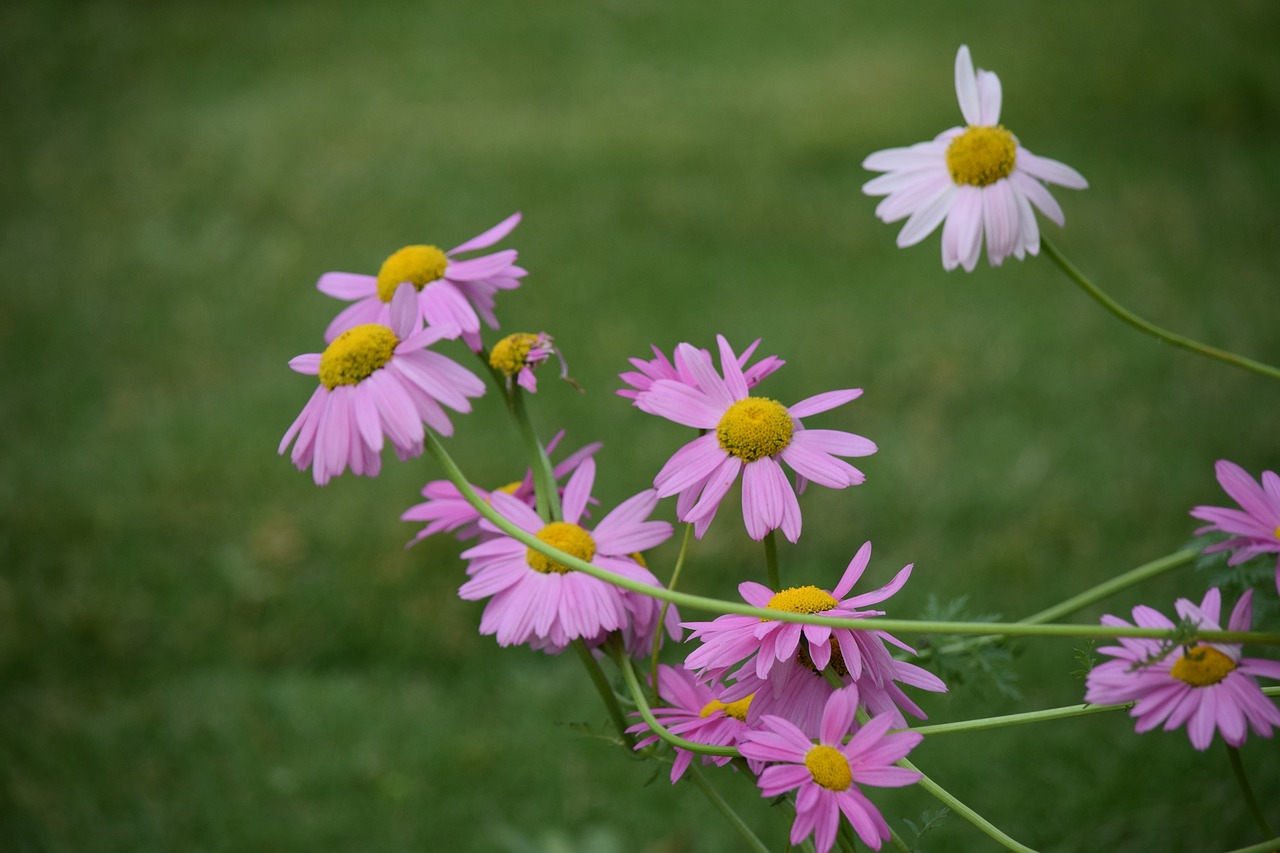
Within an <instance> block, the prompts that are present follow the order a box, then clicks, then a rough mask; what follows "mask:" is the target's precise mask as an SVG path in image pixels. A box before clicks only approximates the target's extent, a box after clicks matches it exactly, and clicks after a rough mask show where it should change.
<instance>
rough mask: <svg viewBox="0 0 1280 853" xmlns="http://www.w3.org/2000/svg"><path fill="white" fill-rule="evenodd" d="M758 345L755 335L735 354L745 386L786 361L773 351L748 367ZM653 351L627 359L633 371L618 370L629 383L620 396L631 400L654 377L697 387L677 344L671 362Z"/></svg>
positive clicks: (619, 390) (659, 352)
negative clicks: (649, 356) (646, 356)
mask: <svg viewBox="0 0 1280 853" xmlns="http://www.w3.org/2000/svg"><path fill="white" fill-rule="evenodd" d="M759 345H760V339H759V338H756V339H755V340H754V341H752V342H751V345H750V346H748V347H747V348H746V349H745V350H743V351H742V354H741V355H740V356H738V367H740V368H741V369H742V377H743V379H745V380H746V381H747V387H748V388H754V387H755V386H756V385H758V384H759V383H760V380H762V379H764V378H765V377H766V376H768V375H769V374H770V373H773V372H774V371H776V370H777V369H778V368H780V367H782V365H784V364H786V362H785V361H783V360H782V359H780V358H778V357H777V356H776V355H770V356H765V357H764V358H762V359H760V360H759V361H758V362H756V363H755V364H753V365H751V366H750V367H747V361H748V360H750V358H751V354H752V353H754V352H755V351H756V347H758V346H759ZM698 352H700V353H702V354H703V355H704V356H705V357H706V358H707V359H708V360H710V358H711V354H710V353H708V352H707V351H706V350H704V349H699V350H698ZM653 355H654V357H653V358H651V359H642V358H629V359H627V360H628V361H630V362H631V364H632V365H633V366H634V367H635V368H636V369H635V370H634V371H627V372H626V373H620V374H618V378H619V379H621V380H622V381H623V382H625V383H626V384H628V385H630V386H631V387H630V388H619V389H618V396H619V397H626V398H628V399H630V400H635V398H636V397H637V396H638V395H639V393H640V392H641V391H648V390H649V388H650V387H652V385H653V383H654V380H657V379H670V380H673V381H675V382H680V383H683V384H685V385H688V386H690V387H691V388H696V387H698V383H697V382H696V381H695V380H694V378H693V374H692V373H691V372H690V371H689V366H688V365H687V364H685V363H684V359H683V358H682V357H681V355H680V348H679V347H676V351H675V361H674V363H673V362H672V360H671V359H668V358H667V356H666V354H665V353H663V352H662V350H660V349H658V348H657V347H656V346H655V347H653Z"/></svg>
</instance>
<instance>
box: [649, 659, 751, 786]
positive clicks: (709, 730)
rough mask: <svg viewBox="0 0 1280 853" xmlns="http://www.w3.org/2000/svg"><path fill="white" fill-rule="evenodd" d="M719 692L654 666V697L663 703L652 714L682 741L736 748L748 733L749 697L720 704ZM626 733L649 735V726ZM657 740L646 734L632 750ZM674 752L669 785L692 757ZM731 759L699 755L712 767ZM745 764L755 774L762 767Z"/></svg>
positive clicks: (681, 751) (679, 672) (668, 668)
mask: <svg viewBox="0 0 1280 853" xmlns="http://www.w3.org/2000/svg"><path fill="white" fill-rule="evenodd" d="M723 692H724V691H723V686H722V685H719V684H716V685H712V686H708V685H705V684H698V683H697V682H696V681H695V680H694V678H693V675H692V674H691V673H689V672H687V671H685V670H683V669H678V668H676V667H671V666H667V665H666V664H661V665H659V666H658V695H659V696H661V697H662V701H663V702H665V703H666V704H665V705H663V706H660V707H657V708H654V709H653V715H654V716H655V717H657V718H658V721H659V722H661V723H662V724H663V725H664V726H666V727H667V729H668V731H670V732H671V733H672V734H676V735H679V736H680V737H682V738H684V739H685V740H691V741H693V742H694V743H703V744H707V745H708V746H737V745H738V741H739V740H740V739H741V738H742V736H743V735H744V734H745V733H747V732H749V731H751V727H750V726H748V725H747V724H746V722H745V720H746V717H747V706H748V705H750V704H751V697H750V696H748V697H747V698H745V699H739V700H738V701H736V702H723V701H721V698H720V697H721V694H722V693H723ZM633 716H636V715H634V714H633ZM627 731H628V732H631V733H632V734H641V733H644V732H649V731H650V730H649V724H648V723H645V722H643V721H642V722H639V723H636V724H635V725H634V726H631V727H630V728H629V729H627ZM657 740H658V736H657V735H656V734H652V733H650V734H649V736H648V737H646V738H644V739H643V740H640V741H639V742H637V743H636V747H635V748H636V749H644V748H645V747H646V746H649V745H650V744H652V743H656V742H657ZM675 751H676V758H675V762H674V763H673V764H672V765H671V784H672V785H674V784H675V783H676V782H678V781H680V777H681V776H683V775H684V771H685V770H687V769H689V764H690V762H692V761H693V755H694V754H693V753H692V752H690V751H689V750H687V749H681V748H680V747H676V750H675ZM731 760H732V759H731V758H730V756H727V755H704V756H702V763H703V764H704V765H707V764H716V765H718V766H721V767H723V766H724V765H725V764H728V763H729V762H730V761H731ZM748 764H749V766H750V768H751V772H752V773H756V774H758V773H759V772H760V770H761V768H763V767H764V764H763V763H762V762H759V761H749V762H748Z"/></svg>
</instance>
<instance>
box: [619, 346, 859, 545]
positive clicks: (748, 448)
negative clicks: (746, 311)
mask: <svg viewBox="0 0 1280 853" xmlns="http://www.w3.org/2000/svg"><path fill="white" fill-rule="evenodd" d="M716 341H717V342H718V344H719V348H720V368H721V370H722V371H723V373H724V376H723V377H721V376H720V374H718V373H716V370H715V367H714V366H713V365H712V363H711V356H710V354H709V353H707V352H705V351H702V350H698V349H696V348H694V347H693V346H691V345H690V344H686V343H682V344H680V345H679V346H678V347H677V348H676V357H677V359H681V360H683V363H684V365H685V367H686V368H687V371H688V376H689V377H690V378H691V379H692V380H693V383H692V384H688V383H686V382H684V381H680V380H674V379H655V380H654V381H653V383H652V384H651V385H650V386H649V389H648V390H647V391H642V392H640V393H639V394H638V395H637V397H636V402H635V405H636V406H638V407H639V408H640V410H641V411H644V412H648V413H650V414H654V415H659V416H661V417H664V418H667V419H668V420H672V421H675V422H676V423H678V424H683V425H685V426H690V427H694V428H696V429H700V430H705V431H706V432H705V433H704V434H703V435H701V436H699V437H698V438H695V439H694V440H693V441H691V442H689V443H688V444H686V445H685V446H684V447H682V448H681V449H680V450H678V451H676V453H675V454H674V455H673V456H672V457H671V459H669V460H668V461H667V464H666V465H664V466H663V467H662V470H661V471H659V472H658V475H657V477H655V478H654V481H653V485H654V487H655V488H656V489H657V490H658V495H659V496H660V497H669V496H671V495H679V498H678V500H677V502H676V516H677V517H678V518H679V519H680V520H681V521H688V522H693V525H694V532H695V534H696V535H697V536H702V534H703V533H705V532H706V529H707V527H708V526H709V525H710V524H711V520H712V519H713V518H714V517H715V514H716V510H717V509H718V508H719V506H720V501H721V499H723V498H724V496H725V494H726V493H727V492H728V491H729V487H730V486H732V485H733V484H734V482H735V481H736V480H737V479H738V475H739V474H741V475H742V517H743V520H744V521H745V522H746V527H747V534H748V535H750V536H751V538H752V539H763V538H764V536H765V534H767V533H768V532H769V531H771V530H776V529H778V528H781V529H782V532H783V534H784V535H785V536H786V537H787V539H788V540H790V541H791V542H795V541H796V540H797V539H799V537H800V524H801V521H800V503H799V501H798V500H797V499H796V490H795V489H793V488H792V486H791V483H790V481H789V480H788V479H787V475H786V474H785V473H784V472H783V470H782V465H781V464H780V462H786V463H787V465H789V466H790V467H791V468H792V469H794V470H795V472H796V473H797V474H798V475H799V477H798V483H797V486H798V488H800V489H801V490H803V489H804V485H805V483H806V481H807V480H813V481H814V482H815V483H818V484H819V485H822V486H827V487H829V488H833V489H843V488H846V487H848V486H852V485H856V484H858V483H861V482H862V481H863V479H864V477H863V474H862V472H861V471H859V470H858V469H857V468H854V467H853V466H852V465H850V464H849V463H847V462H845V461H844V460H842V459H838V458H836V457H838V456H868V455H870V454H872V453H875V452H876V445H875V443H874V442H872V441H870V440H869V439H866V438H863V437H862V436H860V435H854V434H853V433H849V432H842V431H838V430H828V429H806V428H805V426H804V424H803V423H801V421H800V418H802V417H807V416H809V415H814V414H817V413H819V412H825V411H827V410H828V409H833V408H835V407H836V406H840V405H843V404H845V403H847V402H849V401H850V400H854V399H856V398H857V397H859V396H860V395H861V394H862V389H861V388H854V389H848V390H842V391H828V392H826V393H824V394H818V395H816V396H814V397H809V398H807V399H805V400H801V401H800V402H799V403H796V404H795V405H794V406H791V407H789V408H788V407H786V406H783V405H782V404H781V403H779V402H778V401H776V400H772V399H769V398H768V397H752V396H750V395H749V394H748V393H747V390H748V389H747V382H746V378H745V376H744V375H743V372H742V367H741V365H740V364H739V362H738V358H737V357H736V356H735V355H734V354H733V350H732V349H731V348H730V346H729V343H728V341H726V340H725V339H724V336H722V335H717V336H716Z"/></svg>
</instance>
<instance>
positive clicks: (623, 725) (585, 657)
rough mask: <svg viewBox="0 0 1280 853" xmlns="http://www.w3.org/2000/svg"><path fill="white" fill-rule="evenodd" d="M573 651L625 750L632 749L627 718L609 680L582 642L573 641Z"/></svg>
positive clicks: (633, 746)
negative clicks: (606, 711)
mask: <svg viewBox="0 0 1280 853" xmlns="http://www.w3.org/2000/svg"><path fill="white" fill-rule="evenodd" d="M573 650H574V651H575V652H577V653H578V657H579V658H581V659H582V665H583V666H584V667H585V668H586V670H587V675H589V676H591V683H592V684H594V685H595V687H596V692H597V693H599V694H600V699H601V700H602V701H603V702H604V706H605V708H607V709H608V711H609V717H610V718H611V719H612V720H613V725H614V727H615V728H616V729H617V730H618V736H619V737H621V738H622V740H623V742H625V743H626V745H627V749H634V748H635V745H636V739H635V738H634V737H632V736H631V734H630V733H629V732H628V731H627V718H626V716H625V715H623V713H622V708H621V707H620V706H619V705H618V697H616V696H614V695H613V687H611V686H610V685H609V679H607V678H605V675H604V670H602V669H600V664H599V662H598V661H596V658H595V655H593V654H591V650H590V649H588V648H587V644H586V643H584V642H583V641H582V640H574V641H573Z"/></svg>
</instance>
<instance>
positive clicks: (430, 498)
mask: <svg viewBox="0 0 1280 853" xmlns="http://www.w3.org/2000/svg"><path fill="white" fill-rule="evenodd" d="M562 438H564V430H561V431H560V432H558V433H556V434H555V436H553V437H552V439H551V441H549V442H547V453H548V454H550V453H552V452H554V451H555V449H556V445H558V444H559V443H560V439H562ZM603 446H604V445H603V444H601V443H600V442H598V441H595V442H592V443H591V444H588V445H587V446H586V447H583V448H582V449H581V450H578V451H576V452H574V453H571V454H569V455H568V456H566V457H565V458H564V460H563V461H561V462H560V463H558V464H557V465H556V466H555V467H554V468H552V469H551V472H552V474H553V476H555V478H556V480H557V481H559V480H561V479H563V478H565V477H567V476H569V475H570V474H571V473H573V471H574V470H575V469H576V468H577V467H578V466H579V465H581V464H582V463H583V461H585V460H587V459H589V458H591V457H592V456H594V455H595V453H596V451H598V450H599V449H600V448H601V447H603ZM494 491H499V492H506V493H507V494H509V495H511V496H512V497H514V498H515V499H516V500H518V501H521V502H522V503H524V504H525V505H526V506H528V507H529V508H530V509H533V508H534V507H536V506H537V496H536V495H535V493H534V488H533V472H532V471H529V470H526V471H525V474H524V479H521V480H516V481H515V482H513V483H508V484H507V485H505V486H499V487H498V488H497V489H495V490H494ZM559 491H560V494H561V495H563V494H564V489H563V488H561V489H560V490H559ZM476 492H477V493H479V495H480V497H482V498H484V499H485V500H489V495H490V492H488V491H486V490H485V489H481V488H476ZM422 496H423V497H424V498H426V500H425V501H423V502H422V503H420V504H414V505H413V506H411V507H409V508H408V509H407V510H405V511H404V514H403V515H401V516H400V520H401V521H425V522H427V526H426V527H424V528H422V530H420V531H418V535H416V536H414V537H413V541H411V542H410V543H409V544H410V545H413V544H414V543H416V542H418V541H420V540H422V539H425V538H427V537H428V536H434V535H435V534H437V533H442V532H451V533H453V534H454V535H455V536H456V537H457V538H458V541H459V542H467V541H469V540H471V539H475V538H477V537H480V538H485V533H484V531H482V530H481V528H480V523H479V522H480V518H481V516H480V512H479V510H477V509H476V508H475V507H473V506H472V505H471V504H470V503H468V502H467V499H466V498H464V497H463V496H462V492H460V491H458V487H457V486H455V485H454V484H453V481H451V480H432V481H430V482H429V483H427V484H426V485H425V486H423V487H422ZM591 502H592V503H594V502H595V501H594V499H592V501H591ZM584 514H585V513H584ZM497 535H499V534H497V533H492V532H491V533H488V534H487V536H488V537H493V536H497Z"/></svg>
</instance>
